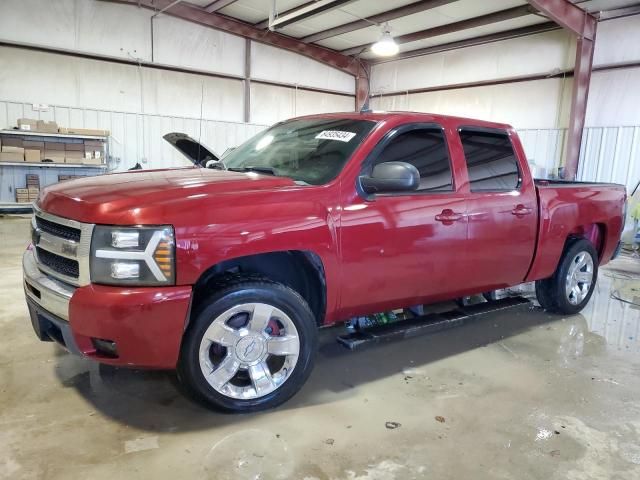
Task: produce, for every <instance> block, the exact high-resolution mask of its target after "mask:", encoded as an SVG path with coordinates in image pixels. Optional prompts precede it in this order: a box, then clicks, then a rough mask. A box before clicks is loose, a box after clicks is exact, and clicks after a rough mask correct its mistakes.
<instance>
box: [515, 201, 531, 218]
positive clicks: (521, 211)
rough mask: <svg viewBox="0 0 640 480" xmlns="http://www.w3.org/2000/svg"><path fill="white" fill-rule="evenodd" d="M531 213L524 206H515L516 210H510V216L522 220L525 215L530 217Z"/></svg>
mask: <svg viewBox="0 0 640 480" xmlns="http://www.w3.org/2000/svg"><path fill="white" fill-rule="evenodd" d="M532 212H533V210H532V209H530V208H529V207H525V206H524V205H522V204H520V205H516V208H514V209H513V210H511V215H515V216H516V217H518V218H522V217H524V216H525V215H530V214H531V213H532Z"/></svg>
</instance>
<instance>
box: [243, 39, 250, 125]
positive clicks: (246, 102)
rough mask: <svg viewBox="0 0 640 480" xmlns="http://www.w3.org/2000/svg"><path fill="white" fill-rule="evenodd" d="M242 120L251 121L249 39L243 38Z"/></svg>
mask: <svg viewBox="0 0 640 480" xmlns="http://www.w3.org/2000/svg"><path fill="white" fill-rule="evenodd" d="M244 121H245V123H249V122H250V121H251V40H249V39H248V38H245V40H244Z"/></svg>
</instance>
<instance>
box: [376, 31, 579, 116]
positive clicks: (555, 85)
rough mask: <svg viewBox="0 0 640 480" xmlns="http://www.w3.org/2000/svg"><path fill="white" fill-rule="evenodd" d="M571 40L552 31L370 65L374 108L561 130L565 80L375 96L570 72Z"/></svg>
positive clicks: (567, 98)
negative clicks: (562, 71)
mask: <svg viewBox="0 0 640 480" xmlns="http://www.w3.org/2000/svg"><path fill="white" fill-rule="evenodd" d="M574 57H575V41H574V40H573V39H572V37H571V36H570V35H568V34H566V33H565V32H563V31H561V30H558V31H552V32H546V33H541V34H537V35H531V36H527V37H522V38H517V39H512V40H505V41H501V42H495V43H491V44H486V45H478V46H474V47H468V48H463V49H459V50H452V51H448V52H442V53H436V54H433V55H425V56H422V57H414V58H409V59H404V60H399V61H395V62H388V63H383V64H380V65H376V66H374V68H373V71H372V92H373V94H374V100H373V101H372V105H373V107H374V108H382V109H396V110H397V109H410V110H418V111H428V112H432V113H443V114H451V115H460V116H467V117H478V118H483V119H488V120H495V121H501V122H505V123H510V124H512V125H514V126H515V127H517V128H557V127H564V126H566V122H567V119H568V105H569V102H570V92H571V80H570V79H566V80H564V79H544V80H535V81H527V82H518V83H506V84H500V85H492V86H482V87H473V88H458V89H451V90H439V91H435V92H429V93H417V94H410V95H406V94H405V95H402V94H400V95H399V96H394V97H387V98H385V97H382V98H377V97H375V95H376V94H381V93H388V92H402V91H403V90H412V89H420V88H430V87H441V86H451V85H458V84H464V83H472V82H482V81H492V80H505V79H514V78H518V77H526V76H529V75H545V74H553V73H557V72H559V71H560V70H564V69H567V68H571V67H572V65H573V60H574Z"/></svg>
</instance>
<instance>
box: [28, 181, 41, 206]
mask: <svg viewBox="0 0 640 480" xmlns="http://www.w3.org/2000/svg"><path fill="white" fill-rule="evenodd" d="M27 190H28V191H29V201H30V202H35V201H36V200H38V195H40V176H38V175H36V174H28V175H27Z"/></svg>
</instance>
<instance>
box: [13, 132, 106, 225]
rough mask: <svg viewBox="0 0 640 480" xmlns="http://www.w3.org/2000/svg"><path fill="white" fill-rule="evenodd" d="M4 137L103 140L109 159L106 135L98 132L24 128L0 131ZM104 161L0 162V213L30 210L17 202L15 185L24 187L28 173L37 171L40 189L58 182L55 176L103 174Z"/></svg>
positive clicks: (75, 140) (77, 141)
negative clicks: (102, 162) (90, 133)
mask: <svg viewBox="0 0 640 480" xmlns="http://www.w3.org/2000/svg"><path fill="white" fill-rule="evenodd" d="M0 135H2V136H3V137H7V136H11V137H18V138H23V139H24V140H32V141H39V142H47V141H48V142H51V141H56V140H61V141H62V142H64V143H84V141H85V140H97V141H102V142H104V145H105V152H104V161H105V162H107V161H108V159H109V137H105V136H100V135H75V134H68V133H45V132H32V131H25V130H0ZM106 170H107V164H106V163H105V164H101V165H91V164H80V163H53V162H40V163H36V162H1V161H0V213H22V212H25V211H29V209H31V203H17V202H16V194H15V189H16V188H22V187H24V186H25V178H26V175H27V174H38V176H39V178H40V188H43V187H46V186H48V185H51V184H54V183H57V182H58V175H67V174H71V175H82V176H95V175H100V174H102V173H104V172H105V171H106Z"/></svg>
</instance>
